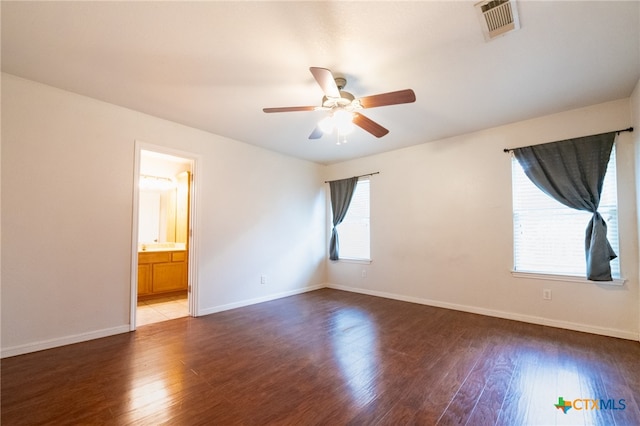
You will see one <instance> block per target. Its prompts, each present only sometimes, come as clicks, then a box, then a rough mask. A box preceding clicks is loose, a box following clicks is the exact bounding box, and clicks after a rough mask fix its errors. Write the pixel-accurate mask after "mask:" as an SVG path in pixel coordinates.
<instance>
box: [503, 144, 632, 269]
mask: <svg viewBox="0 0 640 426" xmlns="http://www.w3.org/2000/svg"><path fill="white" fill-rule="evenodd" d="M615 159H616V153H615V145H614V147H613V150H612V151H611V157H610V159H609V164H608V166H607V174H606V176H605V179H604V185H603V189H602V195H601V200H600V207H599V208H598V212H599V213H600V214H601V215H602V217H603V218H604V220H605V222H606V223H607V238H608V239H609V243H610V244H611V247H612V248H613V251H615V252H616V254H618V255H619V253H620V251H619V244H618V197H617V182H616V174H617V173H616V160H615ZM511 168H512V181H513V227H514V229H513V235H514V270H515V271H518V272H532V273H541V274H554V275H575V276H581V277H584V276H585V274H586V259H585V252H584V239H585V232H586V229H587V225H588V223H589V220H591V217H592V214H591V213H589V212H585V211H580V210H574V209H571V208H569V207H566V206H565V205H563V204H561V203H559V202H557V201H555V200H554V199H553V198H551V197H549V196H548V195H547V194H545V193H544V192H542V191H541V190H540V189H539V188H538V187H536V186H535V185H534V184H533V183H532V182H531V181H530V180H529V178H528V177H527V176H526V175H525V173H524V170H522V167H521V166H520V163H518V160H516V159H515V157H514V158H513V159H512V167H511ZM611 274H612V277H613V278H614V279H615V278H620V260H619V258H616V259H615V260H613V261H612V262H611Z"/></svg>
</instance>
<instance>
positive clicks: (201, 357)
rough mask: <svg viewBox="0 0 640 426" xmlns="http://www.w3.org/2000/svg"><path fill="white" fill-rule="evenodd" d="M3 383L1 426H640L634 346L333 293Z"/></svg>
mask: <svg viewBox="0 0 640 426" xmlns="http://www.w3.org/2000/svg"><path fill="white" fill-rule="evenodd" d="M1 370H2V377H1V378H2V398H1V399H2V406H1V408H2V411H1V416H2V417H1V422H2V424H3V425H5V426H8V425H38V424H53V425H64V424H73V425H77V424H113V425H124V424H140V425H156V424H163V423H166V424H171V425H199V424H211V425H227V424H246V425H264V424H279V425H308V424H309V425H313V424H323V425H343V424H353V425H370V424H381V425H402V424H411V425H433V424H443V425H453V424H456V425H458V424H468V425H494V424H496V425H553V424H595V425H640V409H639V405H640V343H638V342H633V341H627V340H621V339H614V338H608V337H602V336H596V335H590V334H586V333H578V332H572V331H566V330H560V329H555V328H550V327H543V326H537V325H531V324H525V323H520V322H515V321H508V320H502V319H496V318H491V317H484V316H480V315H473V314H468V313H463V312H456V311H450V310H446V309H439V308H433V307H429V306H422V305H417V304H411V303H405V302H399V301H394V300H388V299H381V298H376V297H371V296H365V295H360V294H354V293H348V292H342V291H337V290H329V289H323V290H318V291H314V292H310V293H306V294H302V295H298V296H292V297H288V298H284V299H280V300H276V301H272V302H267V303H262V304H259V305H253V306H249V307H245V308H240V309H235V310H232V311H226V312H221V313H218V314H213V315H209V316H206V317H201V318H180V319H176V320H172V321H168V322H164V323H158V324H152V325H148V326H143V327H140V328H139V329H138V331H136V332H134V333H128V334H123V335H117V336H112V337H108V338H104V339H99V340H93V341H90V342H85V343H80V344H76V345H70V346H65V347H61V348H55V349H50V350H46V351H42V352H37V353H32V354H27V355H21V356H17V357H12V358H6V359H4V360H2V364H1ZM559 398H563V400H564V401H569V403H571V404H572V406H571V408H570V409H568V410H567V412H566V413H564V412H563V411H562V410H560V409H558V408H556V406H555V405H556V404H558V403H559ZM589 400H593V401H589ZM594 401H595V402H594ZM596 408H597V409H596Z"/></svg>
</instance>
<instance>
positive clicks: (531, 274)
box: [511, 271, 627, 286]
mask: <svg viewBox="0 0 640 426" xmlns="http://www.w3.org/2000/svg"><path fill="white" fill-rule="evenodd" d="M511 275H512V276H514V277H516V278H530V279H534V280H547V281H565V282H574V283H583V284H600V285H615V286H621V285H624V283H625V282H626V281H627V280H625V279H624V278H614V279H613V281H590V280H588V279H586V278H584V277H578V276H575V275H556V274H541V273H539V272H522V271H511Z"/></svg>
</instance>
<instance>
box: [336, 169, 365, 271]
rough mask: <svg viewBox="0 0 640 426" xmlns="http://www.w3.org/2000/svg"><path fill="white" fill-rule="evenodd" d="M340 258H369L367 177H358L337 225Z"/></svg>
mask: <svg viewBox="0 0 640 426" xmlns="http://www.w3.org/2000/svg"><path fill="white" fill-rule="evenodd" d="M337 230H338V235H339V243H340V259H357V260H370V258H371V254H370V246H369V238H370V237H369V235H370V234H369V178H368V177H365V178H360V179H358V183H357V184H356V189H355V192H354V194H353V198H352V199H351V204H350V205H349V210H348V211H347V215H346V216H345V218H344V220H343V221H342V223H341V224H340V225H338V227H337Z"/></svg>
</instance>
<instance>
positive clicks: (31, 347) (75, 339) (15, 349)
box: [0, 324, 129, 358]
mask: <svg viewBox="0 0 640 426" xmlns="http://www.w3.org/2000/svg"><path fill="white" fill-rule="evenodd" d="M128 332H129V324H126V325H121V326H119V327H113V328H105V329H102V330H96V331H90V332H87V333H80V334H74V335H71V336H63V337H57V338H55V339H48V340H41V341H39V342H34V343H27V344H25V345H18V346H11V347H8V348H2V352H1V353H0V358H7V357H10V356H16V355H23V354H26V353H30V352H37V351H43V350H45V349H51V348H56V347H58V346H65V345H72V344H74V343H80V342H86V341H87V340H93V339H100V338H102V337H107V336H113V335H115V334H121V333H128Z"/></svg>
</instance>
